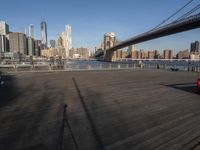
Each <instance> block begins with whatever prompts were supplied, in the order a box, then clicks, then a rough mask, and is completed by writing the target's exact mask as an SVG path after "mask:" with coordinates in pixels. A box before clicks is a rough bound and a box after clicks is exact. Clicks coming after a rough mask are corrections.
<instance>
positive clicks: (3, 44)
mask: <svg viewBox="0 0 200 150" xmlns="http://www.w3.org/2000/svg"><path fill="white" fill-rule="evenodd" d="M8 51H9V43H8V39H7V37H6V36H5V35H0V53H2V52H8Z"/></svg>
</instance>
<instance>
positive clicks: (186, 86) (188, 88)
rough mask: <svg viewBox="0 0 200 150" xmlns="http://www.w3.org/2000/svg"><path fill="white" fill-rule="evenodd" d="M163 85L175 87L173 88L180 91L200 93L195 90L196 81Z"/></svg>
mask: <svg viewBox="0 0 200 150" xmlns="http://www.w3.org/2000/svg"><path fill="white" fill-rule="evenodd" d="M165 86H168V87H171V88H175V89H178V90H182V91H185V92H189V93H193V94H198V95H200V93H199V92H198V90H197V84H196V83H181V84H170V85H165Z"/></svg>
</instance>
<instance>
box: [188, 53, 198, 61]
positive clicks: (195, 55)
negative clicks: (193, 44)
mask: <svg viewBox="0 0 200 150" xmlns="http://www.w3.org/2000/svg"><path fill="white" fill-rule="evenodd" d="M190 59H191V60H200V54H199V52H195V53H191V54H190Z"/></svg>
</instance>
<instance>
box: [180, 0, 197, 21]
mask: <svg viewBox="0 0 200 150" xmlns="http://www.w3.org/2000/svg"><path fill="white" fill-rule="evenodd" d="M199 8H200V4H198V5H197V6H195V7H194V8H192V9H191V10H190V11H188V12H187V13H185V14H184V15H182V16H181V17H179V18H178V19H177V21H179V20H181V19H184V18H186V17H187V16H189V15H191V14H192V13H194V12H195V11H197V10H198V9H199Z"/></svg>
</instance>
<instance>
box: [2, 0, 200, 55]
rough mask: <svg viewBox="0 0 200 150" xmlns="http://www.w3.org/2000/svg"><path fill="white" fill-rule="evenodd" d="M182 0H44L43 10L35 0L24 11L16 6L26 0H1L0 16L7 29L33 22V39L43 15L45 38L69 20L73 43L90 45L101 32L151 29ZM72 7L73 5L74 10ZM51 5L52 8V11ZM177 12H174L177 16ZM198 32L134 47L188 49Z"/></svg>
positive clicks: (122, 33) (121, 34) (118, 34)
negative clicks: (65, 6) (14, 0)
mask: <svg viewBox="0 0 200 150" xmlns="http://www.w3.org/2000/svg"><path fill="white" fill-rule="evenodd" d="M37 2H38V3H37ZM186 2H187V1H186V0H183V1H173V0H170V1H165V2H159V1H158V0H156V1H153V2H151V3H150V2H148V1H145V0H142V1H134V2H132V1H130V0H126V1H124V2H115V3H114V4H113V2H112V1H111V2H107V1H101V2H95V3H94V2H92V1H89V0H88V1H84V2H80V1H73V2H65V1H62V0H60V1H48V4H49V5H48V6H49V7H48V8H47V9H45V10H44V9H42V7H41V6H43V3H44V2H43V1H42V2H39V1H37V0H36V1H35V3H33V8H34V6H35V7H37V9H38V10H37V12H35V11H33V9H32V8H30V11H28V12H26V13H24V11H26V9H25V10H23V11H22V10H21V9H19V8H22V7H25V5H27V4H29V3H30V2H26V1H24V0H22V1H20V2H19V3H20V4H21V6H20V7H19V8H18V7H15V4H16V2H10V3H9V0H8V1H5V0H3V1H2V4H3V5H5V7H3V8H2V9H0V13H1V14H4V16H3V18H1V20H4V21H6V22H7V23H8V24H9V25H10V28H11V29H10V30H11V31H20V29H21V28H25V27H28V26H29V25H30V24H34V26H35V33H36V38H37V39H40V37H41V35H40V27H39V26H40V22H41V20H42V18H45V21H46V22H47V24H48V39H55V40H56V39H57V37H58V34H59V33H61V32H62V29H63V26H64V25H65V24H70V25H71V26H73V35H72V38H73V47H80V46H84V47H89V48H91V49H94V47H95V46H99V45H100V44H101V42H102V41H103V39H102V36H103V35H104V34H105V33H107V32H115V33H116V37H117V39H118V40H120V41H122V40H126V39H128V38H130V37H133V36H136V35H138V34H141V33H143V32H146V31H148V30H150V29H152V28H153V27H155V26H156V25H157V24H159V23H160V22H162V21H163V20H164V19H166V18H167V17H168V16H170V15H171V14H172V13H173V12H175V11H176V10H177V9H179V8H180V7H182V6H183V5H184V4H185V3H186ZM8 3H9V4H10V5H9V7H10V8H11V9H13V10H14V11H16V13H15V16H13V14H12V13H8V7H6V4H8ZM66 3H67V4H68V5H69V6H70V8H68V9H67V10H66V9H64V4H66ZM105 4H106V5H105ZM196 4H197V0H194V2H193V3H192V4H191V5H189V6H188V7H187V8H186V9H184V11H183V13H184V12H187V11H188V10H190V9H191V8H193V6H194V5H196ZM3 5H2V6H3ZM18 5H19V4H18ZM158 6H159V7H158ZM57 8H59V9H57ZM73 8H76V11H74V9H73ZM99 8H101V9H99ZM154 8H156V9H154ZM169 8H170V9H169ZM52 9H54V10H55V11H53V12H52V11H51V10H52ZM72 10H73V11H72ZM84 10H86V11H84ZM102 10H103V11H102ZM119 10H120V11H119ZM33 12H34V13H33ZM111 12H114V13H111ZM20 16H21V17H20ZM178 16H179V15H177V17H178ZM198 34H200V30H199V29H195V30H192V31H187V32H184V33H179V34H176V35H172V36H167V37H164V38H159V39H156V40H152V41H148V42H144V43H140V44H139V45H138V46H137V48H138V49H157V50H163V49H166V48H169V49H174V50H175V51H179V50H181V49H189V48H190V43H191V42H193V41H196V40H199V37H198Z"/></svg>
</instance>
